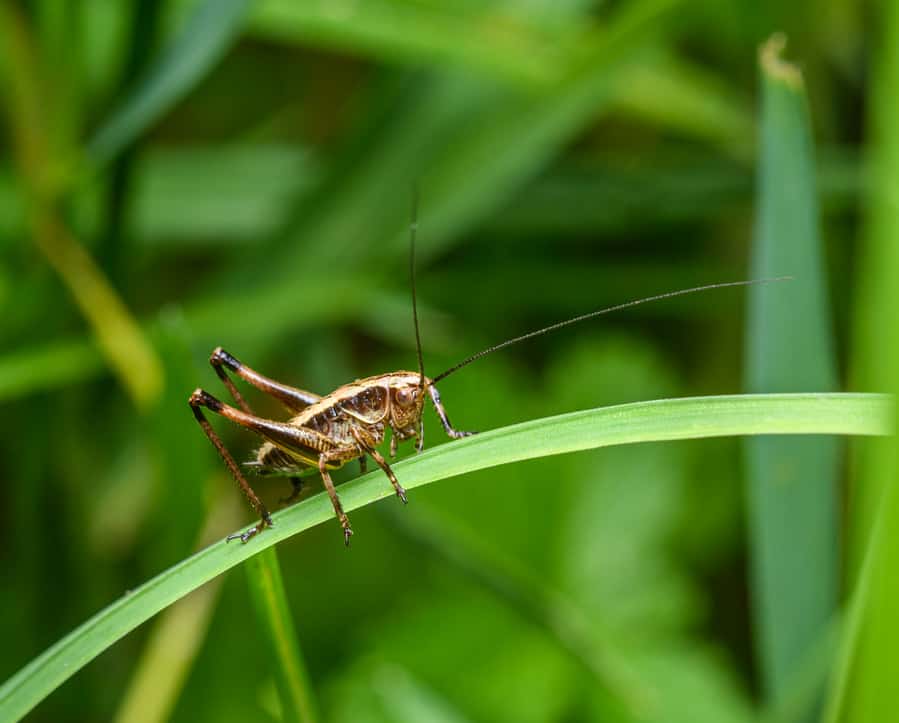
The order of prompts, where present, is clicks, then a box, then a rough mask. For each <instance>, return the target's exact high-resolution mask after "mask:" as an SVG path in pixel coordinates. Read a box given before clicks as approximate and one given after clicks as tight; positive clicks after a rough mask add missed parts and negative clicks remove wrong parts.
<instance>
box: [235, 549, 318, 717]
mask: <svg viewBox="0 0 899 723" xmlns="http://www.w3.org/2000/svg"><path fill="white" fill-rule="evenodd" d="M245 569H246V571H247V582H248V583H249V587H250V599H251V600H252V601H253V607H254V609H255V610H256V617H257V619H258V621H259V627H260V628H261V629H262V633H263V636H264V637H265V639H266V642H267V643H268V645H269V648H270V649H271V652H272V657H271V660H272V664H273V666H274V669H275V670H274V673H275V682H276V684H277V686H278V693H279V695H280V698H281V720H282V721H285V722H292V721H299V722H300V723H315V721H316V720H318V715H317V714H316V705H315V696H314V695H313V692H312V686H311V684H310V682H309V675H308V673H307V672H306V665H305V663H304V662H303V653H302V651H301V649H300V642H299V639H298V638H297V633H296V626H295V625H294V624H293V617H292V616H291V614H290V607H289V605H288V603H287V593H286V592H285V590H284V581H283V580H282V578H281V565H280V564H279V563H278V555H277V553H276V552H275V549H274V548H272V547H270V548H268V549H267V550H264V551H263V552H261V553H260V554H258V555H256V557H252V558H250V559H249V560H248V561H247V564H246V565H245Z"/></svg>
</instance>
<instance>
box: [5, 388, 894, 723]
mask: <svg viewBox="0 0 899 723" xmlns="http://www.w3.org/2000/svg"><path fill="white" fill-rule="evenodd" d="M892 406H893V405H892V400H891V398H890V397H888V396H885V395H877V394H766V395H748V396H742V395H734V396H719V397H692V398H683V399H663V400H658V401H652V402H638V403H634V404H623V405H618V406H613V407H601V408H599V409H588V410H584V411H580V412H572V413H570V414H563V415H560V416H556V417H548V418H545V419H535V420H532V421H529V422H524V423H523V424H517V425H513V426H510V427H504V428H502V429H495V430H492V431H490V432H485V433H483V434H479V435H476V436H474V437H468V438H466V439H463V440H458V441H455V442H452V443H449V444H443V445H441V446H439V447H435V448H434V449H431V450H429V451H428V452H425V453H424V454H421V455H418V456H416V457H414V458H412V459H407V460H404V461H402V462H399V463H398V464H396V465H395V467H394V469H395V471H396V473H397V476H398V477H399V478H400V479H401V480H402V481H403V485H404V486H405V487H406V488H407V489H413V488H415V487H420V486H422V485H425V484H428V483H430V482H434V481H436V480H439V479H447V478H449V477H454V476H456V475H460V474H463V473H465V472H471V471H474V470H478V469H485V468H488V467H493V466H497V465H500V464H508V463H510V462H516V461H520V460H524V459H533V458H535V457H544V456H549V455H554V454H562V453H565V452H575V451H579V450H586V449H595V448H598V447H606V446H610V445H616V444H634V443H637V442H656V441H666V440H676V439H698V438H702V437H719V436H734V435H746V434H849V435H885V434H889V433H890V432H891V426H890V422H891V420H892ZM340 494H341V499H342V500H343V506H344V508H345V509H346V510H348V511H351V510H354V509H357V508H358V507H362V506H363V505H367V504H370V503H372V502H375V501H376V500H379V499H383V498H385V497H390V496H392V495H393V490H392V489H391V487H390V485H389V484H385V481H384V479H383V475H382V474H381V473H380V472H372V473H369V474H367V475H363V476H362V477H359V478H357V479H355V480H352V481H351V482H349V483H347V484H345V485H341V488H340ZM332 517H333V510H332V508H331V504H330V502H329V500H328V498H327V496H326V495H325V494H324V493H321V494H318V495H316V496H314V497H311V498H310V499H308V500H306V501H304V502H301V503H299V504H297V505H294V506H293V507H291V508H290V509H287V510H284V511H283V512H280V513H277V514H275V515H274V521H275V526H274V527H273V528H272V529H271V530H267V531H266V532H265V534H263V535H260V536H259V537H257V538H255V539H254V540H253V541H252V544H247V545H237V544H226V543H225V542H224V541H222V542H219V543H217V544H214V545H212V546H210V547H207V548H206V549H205V550H203V551H201V552H198V553H197V554H195V555H193V556H191V557H189V558H187V559H186V560H184V561H182V562H180V563H179V564H177V565H175V566H173V567H171V568H169V569H168V570H166V571H164V572H162V573H160V574H159V575H157V576H156V577H154V578H153V579H151V580H149V581H148V582H146V583H144V585H142V586H141V587H139V588H137V589H136V590H134V591H133V592H131V593H130V594H127V595H125V596H124V597H122V598H120V599H119V600H117V601H116V602H114V603H113V604H111V605H109V606H108V607H106V608H105V609H104V610H101V611H100V612H99V613H97V614H96V615H95V616H94V617H92V618H91V619H89V620H88V621H87V622H85V623H84V624H83V625H81V626H80V627H79V628H77V629H76V630H74V631H73V632H71V633H70V634H69V635H67V636H66V637H64V638H62V639H61V640H60V641H59V642H57V643H56V644H54V645H53V646H51V647H50V648H49V649H48V650H46V651H45V652H44V653H42V654H41V655H39V656H38V657H37V658H35V659H34V660H32V661H31V662H30V663H29V664H28V665H26V666H25V667H24V668H22V670H20V671H19V672H18V673H17V674H16V675H14V676H13V677H12V678H10V679H9V680H7V681H6V682H5V683H4V684H3V686H2V687H0V720H10V721H12V720H18V719H20V718H21V717H22V716H24V715H25V714H26V713H28V711H30V710H31V709H32V708H34V706H36V705H37V704H38V703H39V702H40V701H41V700H43V699H44V698H46V697H47V695H49V694H50V693H51V692H52V691H53V690H54V689H55V688H57V687H58V686H59V685H61V684H62V683H63V682H64V681H65V680H67V679H68V678H69V677H71V676H72V675H73V674H74V673H75V672H76V671H78V670H80V669H81V668H82V667H84V666H85V665H86V664H87V663H88V662H90V661H91V660H93V659H94V658H95V657H96V656H97V655H99V654H100V653H101V652H103V651H104V650H106V649H107V648H108V647H109V646H110V645H112V644H113V643H114V642H115V641H117V640H118V639H119V638H121V637H123V636H124V635H126V634H127V633H129V632H130V631H131V630H133V629H134V628H136V627H137V626H138V625H140V624H141V623H143V622H144V621H146V620H148V619H149V618H151V617H152V616H153V615H155V614H156V613H158V612H159V611H160V610H162V609H164V608H165V607H167V606H168V605H171V604H172V603H173V602H175V601H176V600H178V599H180V598H182V597H183V596H184V595H186V594H187V593H189V592H190V591H191V590H195V589H196V588H198V587H199V586H200V585H202V584H204V583H206V582H208V581H209V580H211V579H212V578H214V577H215V576H217V575H220V574H221V573H222V572H224V571H225V570H228V569H230V568H232V567H234V566H236V565H238V564H240V563H241V562H243V561H244V560H247V559H249V558H250V557H253V556H254V555H257V554H258V553H260V552H262V551H263V550H265V549H266V548H268V547H271V546H273V545H275V544H277V543H278V542H280V541H281V540H284V539H286V538H288V537H291V536H292V535H295V534H297V533H298V532H302V531H303V530H306V529H308V528H310V527H312V526H314V525H317V524H320V523H321V522H325V521H328V520H331V519H332ZM334 539H335V543H334V544H338V541H337V540H338V534H337V533H336V532H335V538H334ZM357 544H359V543H358V541H357Z"/></svg>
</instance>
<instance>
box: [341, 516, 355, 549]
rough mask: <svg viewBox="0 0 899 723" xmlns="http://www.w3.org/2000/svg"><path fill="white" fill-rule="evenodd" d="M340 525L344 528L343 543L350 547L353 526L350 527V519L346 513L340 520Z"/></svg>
mask: <svg viewBox="0 0 899 723" xmlns="http://www.w3.org/2000/svg"><path fill="white" fill-rule="evenodd" d="M340 526H341V527H342V528H343V544H344V545H346V546H347V547H349V546H350V538H351V537H352V536H353V528H352V527H350V520H349V518H348V517H347V516H346V515H344V516H343V518H342V519H341V520H340Z"/></svg>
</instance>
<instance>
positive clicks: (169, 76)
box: [87, 0, 251, 165]
mask: <svg viewBox="0 0 899 723" xmlns="http://www.w3.org/2000/svg"><path fill="white" fill-rule="evenodd" d="M250 5H251V0H205V1H204V2H203V3H202V4H201V5H200V6H199V7H198V8H197V9H196V10H195V12H194V14H193V15H192V16H191V18H190V19H189V20H188V22H187V23H186V24H185V26H184V28H182V30H181V32H180V33H179V34H178V36H177V37H176V38H175V39H174V40H173V42H172V43H171V45H170V46H169V47H168V48H166V49H165V50H164V51H163V53H162V55H161V57H160V58H159V60H158V62H157V63H156V64H155V65H154V66H153V67H152V68H151V70H150V72H149V74H148V75H147V76H146V77H145V78H144V80H143V82H141V83H139V84H138V85H137V87H136V88H135V90H134V92H133V93H132V94H131V95H130V96H129V97H128V98H126V99H125V100H124V102H123V104H122V105H121V106H120V107H119V108H118V110H116V111H114V112H113V114H112V115H111V116H110V117H109V119H108V120H106V122H105V123H103V125H101V126H100V128H98V129H97V131H96V132H95V133H94V135H93V137H92V138H91V139H90V140H89V142H88V144H87V152H88V155H89V156H90V160H91V161H92V162H93V163H96V164H97V165H103V164H105V163H107V162H109V161H110V160H111V159H113V158H114V157H115V156H116V155H118V154H119V153H120V152H121V151H122V150H124V149H125V148H126V147H127V146H128V145H130V144H131V143H133V142H134V140H135V139H137V138H138V137H139V136H140V135H141V134H142V133H144V132H145V131H146V130H147V129H148V128H149V127H150V126H151V125H152V124H153V123H155V122H156V121H157V120H159V118H161V117H162V115H163V114H165V113H166V112H167V111H168V110H169V109H170V108H171V107H172V106H174V105H175V103H177V102H178V101H179V100H181V98H183V97H184V96H185V95H186V94H187V92H188V91H189V90H190V89H191V88H192V87H193V86H194V85H195V84H196V83H197V81H199V80H200V79H201V78H202V77H203V76H204V75H205V74H206V73H207V72H208V71H209V69H210V68H212V67H213V66H214V65H215V64H216V63H217V62H218V61H219V59H221V57H222V56H223V55H224V54H225V52H226V51H227V50H228V47H229V46H230V45H231V43H232V42H233V41H234V39H235V38H236V37H237V34H238V33H239V32H240V29H241V27H242V25H243V22H244V17H245V15H246V13H247V11H248V10H249V7H250Z"/></svg>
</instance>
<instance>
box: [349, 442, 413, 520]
mask: <svg viewBox="0 0 899 723" xmlns="http://www.w3.org/2000/svg"><path fill="white" fill-rule="evenodd" d="M351 433H352V435H353V437H354V438H355V440H356V443H357V444H358V445H359V451H360V452H361V453H362V454H366V453H367V454H369V455H370V456H371V458H372V459H373V460H374V461H375V463H376V464H377V465H378V467H380V468H381V469H382V470H384V474H386V475H387V478H388V479H389V480H390V484H392V485H393V489H395V490H396V496H397V497H399V498H400V499H401V500H402V501H403V504H406V490H404V489H403V486H402V485H401V484H400V483H399V480H397V478H396V475H395V474H394V473H393V470H392V469H390V465H389V464H387V460H386V459H384V456H383V455H382V454H381V453H380V452H379V451H378V450H377V449H376V448H375V446H374V445H373V444H372V443H371V440H369V439H367V438H366V437H365V435H364V434H363V433H362V432H361V431H360V430H359V429H353V430H351Z"/></svg>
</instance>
